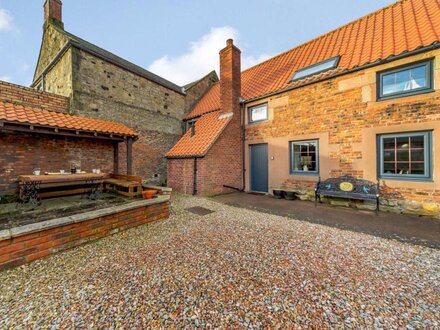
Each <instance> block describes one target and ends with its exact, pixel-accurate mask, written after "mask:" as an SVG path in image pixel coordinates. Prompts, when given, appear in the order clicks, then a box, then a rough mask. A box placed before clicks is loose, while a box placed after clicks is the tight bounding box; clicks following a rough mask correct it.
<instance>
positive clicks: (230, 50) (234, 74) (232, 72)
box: [220, 39, 241, 118]
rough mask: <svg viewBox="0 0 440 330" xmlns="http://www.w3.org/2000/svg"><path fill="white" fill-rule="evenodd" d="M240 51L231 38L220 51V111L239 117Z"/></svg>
mask: <svg viewBox="0 0 440 330" xmlns="http://www.w3.org/2000/svg"><path fill="white" fill-rule="evenodd" d="M240 62H241V51H240V49H238V48H237V47H235V46H234V42H233V40H232V39H228V40H227V41H226V47H225V48H223V49H222V50H221V51H220V104H221V108H222V112H223V113H224V114H226V113H231V112H232V113H234V116H237V117H238V118H240V97H241V63H240Z"/></svg>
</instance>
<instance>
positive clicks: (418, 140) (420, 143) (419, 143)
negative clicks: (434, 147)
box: [411, 135, 425, 149]
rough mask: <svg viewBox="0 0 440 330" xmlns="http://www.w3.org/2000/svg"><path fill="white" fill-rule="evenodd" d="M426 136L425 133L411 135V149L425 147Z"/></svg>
mask: <svg viewBox="0 0 440 330" xmlns="http://www.w3.org/2000/svg"><path fill="white" fill-rule="evenodd" d="M424 146H425V138H424V136H423V135H420V136H412V137H411V149H417V148H422V149H423V148H424Z"/></svg>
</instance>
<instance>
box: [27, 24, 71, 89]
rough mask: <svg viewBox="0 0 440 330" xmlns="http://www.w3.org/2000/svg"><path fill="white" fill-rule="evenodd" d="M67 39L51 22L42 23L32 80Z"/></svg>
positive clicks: (38, 75) (39, 73) (40, 72)
mask: <svg viewBox="0 0 440 330" xmlns="http://www.w3.org/2000/svg"><path fill="white" fill-rule="evenodd" d="M67 41H68V38H67V36H66V35H65V34H63V33H62V32H61V31H60V28H59V27H55V26H54V25H53V24H44V27H43V38H42V41H41V48H40V54H39V56H38V62H37V67H36V69H35V75H34V81H35V80H36V79H37V78H38V77H40V75H41V74H42V72H43V71H44V70H45V69H46V67H47V66H48V65H49V64H50V63H51V61H52V60H53V59H54V58H55V56H56V55H57V53H58V52H59V51H60V50H61V49H62V48H63V46H64V45H65V44H66V43H67Z"/></svg>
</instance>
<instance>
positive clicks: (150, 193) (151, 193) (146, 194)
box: [142, 190, 157, 199]
mask: <svg viewBox="0 0 440 330" xmlns="http://www.w3.org/2000/svg"><path fill="white" fill-rule="evenodd" d="M156 194H157V190H144V191H143V192H142V196H143V197H144V199H152V198H153V197H154V195H156Z"/></svg>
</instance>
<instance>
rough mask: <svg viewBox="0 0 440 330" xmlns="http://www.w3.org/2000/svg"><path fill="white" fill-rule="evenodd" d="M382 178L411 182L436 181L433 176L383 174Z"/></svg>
mask: <svg viewBox="0 0 440 330" xmlns="http://www.w3.org/2000/svg"><path fill="white" fill-rule="evenodd" d="M379 179H380V180H392V181H409V182H426V183H429V182H434V180H433V179H432V178H411V177H392V176H391V177H390V176H381V177H379Z"/></svg>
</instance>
